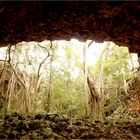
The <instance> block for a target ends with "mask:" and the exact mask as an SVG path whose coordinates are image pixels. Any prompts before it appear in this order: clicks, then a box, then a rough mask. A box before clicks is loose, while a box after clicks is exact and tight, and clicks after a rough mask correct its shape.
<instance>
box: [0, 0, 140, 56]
mask: <svg viewBox="0 0 140 140" xmlns="http://www.w3.org/2000/svg"><path fill="white" fill-rule="evenodd" d="M139 15H140V2H138V1H116V2H115V1H112V2H110V1H89V2H87V1H75V2H74V1H63V2H62V1H61V2H59V1H55V2H54V1H50V2H47V1H46V2H39V1H38V2H32V1H30V2H27V1H24V2H0V46H5V45H8V44H16V43H18V42H21V41H42V40H44V39H47V40H59V39H66V40H69V39H71V38H77V39H79V40H82V41H85V40H87V39H92V40H95V41H96V42H103V41H113V42H114V43H116V44H118V45H121V46H127V47H129V51H130V52H136V53H138V54H139V55H140V18H139Z"/></svg>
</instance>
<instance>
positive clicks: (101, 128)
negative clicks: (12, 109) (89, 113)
mask: <svg viewBox="0 0 140 140" xmlns="http://www.w3.org/2000/svg"><path fill="white" fill-rule="evenodd" d="M21 116H22V117H21ZM55 117H57V120H58V118H59V121H57V122H55V121H54V120H55ZM139 134H140V120H137V121H135V122H125V123H124V122H116V123H114V124H113V122H100V121H95V122H92V121H91V120H89V119H78V120H73V121H72V120H69V119H68V118H63V117H61V116H59V115H57V114H46V115H41V114H38V115H36V116H34V117H33V116H25V115H22V114H17V113H13V114H12V115H6V116H4V118H3V119H1V124H0V139H35V138H36V139H46V138H54V139H76V138H78V139H94V138H95V139H102V138H105V139H140V135H139Z"/></svg>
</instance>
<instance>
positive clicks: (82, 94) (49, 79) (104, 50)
mask: <svg viewBox="0 0 140 140" xmlns="http://www.w3.org/2000/svg"><path fill="white" fill-rule="evenodd" d="M0 60H1V61H0V62H1V65H0V68H1V77H0V78H1V79H0V81H1V84H2V86H1V91H4V92H2V94H3V93H6V94H4V95H3V96H7V97H8V102H7V103H6V104H5V108H6V111H8V112H10V111H11V110H12V111H15V110H16V111H17V112H32V113H38V112H52V113H60V114H63V115H65V114H66V115H68V116H70V117H78V116H83V115H84V114H85V112H89V117H91V118H92V119H97V118H99V117H101V116H102V115H100V116H97V114H96V115H95V116H94V115H93V114H94V111H93V109H92V107H93V106H92V105H91V104H88V100H89V99H90V98H91V97H90V96H89V95H90V94H89V92H97V95H98V98H99V97H100V96H101V97H102V96H104V98H103V106H104V113H105V114H106V116H109V115H111V113H112V112H111V108H116V102H117V104H119V105H120V104H121V102H123V101H121V102H119V100H122V99H121V97H120V96H122V95H123V94H121V93H119V92H120V90H122V89H123V92H124V93H125V92H126V93H127V92H128V91H127V88H128V84H127V81H129V80H130V79H132V78H133V77H137V68H138V66H139V63H138V56H137V54H130V53H129V52H128V49H127V47H122V46H117V45H116V44H114V43H113V42H103V43H95V41H92V40H87V41H86V42H80V41H78V40H77V39H71V40H70V41H65V40H59V41H57V40H55V41H52V42H51V41H49V40H44V41H42V42H20V43H18V44H16V45H15V46H14V45H13V46H11V47H10V46H8V47H3V48H0ZM7 81H8V85H5V83H7ZM86 81H87V82H86ZM93 81H94V82H93ZM93 87H94V88H93ZM93 89H94V90H95V91H93ZM116 91H117V92H116ZM118 99H119V100H118ZM26 100H27V101H26ZM110 100H111V102H109V101H110ZM25 101H26V102H25ZM106 102H107V103H106ZM96 104H97V103H96V102H95V105H96ZM130 105H131V103H129V106H130ZM85 106H89V107H88V110H86V109H85ZM110 106H111V107H110ZM131 106H132V105H131ZM136 106H138V105H135V104H134V105H133V106H132V107H131V108H132V109H134V110H136V109H137V108H138V107H136ZM17 107H18V108H17ZM96 109H98V108H96ZM101 118H102V117H101Z"/></svg>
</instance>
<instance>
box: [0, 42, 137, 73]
mask: <svg viewBox="0 0 140 140" xmlns="http://www.w3.org/2000/svg"><path fill="white" fill-rule="evenodd" d="M54 42H55V43H56V42H57V45H58V47H57V50H56V52H55V53H56V54H57V56H58V61H57V60H55V61H54V62H53V66H55V67H56V68H59V67H61V65H62V63H65V62H64V61H65V60H64V57H66V50H65V49H66V47H68V46H70V48H71V52H72V54H71V55H77V56H78V57H77V59H78V61H80V62H81V63H83V46H84V44H85V42H80V41H79V40H77V39H71V40H70V41H66V40H60V41H54ZM49 43H50V41H47V40H44V41H42V42H40V43H39V44H40V45H42V46H48V45H49ZM106 43H107V42H104V43H95V42H93V43H92V44H91V46H90V47H89V49H88V54H87V56H88V57H87V61H88V62H87V63H88V65H94V64H95V63H96V61H97V60H98V58H99V57H100V54H101V53H102V51H103V49H104V48H105V46H106ZM113 44H114V43H112V45H113ZM35 45H36V42H21V43H19V44H17V46H18V47H22V46H26V48H28V47H29V48H30V49H29V51H28V54H29V56H30V58H32V59H34V58H35V59H37V61H38V63H40V62H41V61H42V60H43V59H44V58H45V57H46V52H45V51H44V50H43V49H42V48H41V49H42V50H41V49H40V50H38V51H35V50H34V46H35ZM5 52H6V50H5V48H4V47H3V48H0V59H1V60H4V59H5V56H6V55H5V54H6V53H5ZM131 55H132V59H133V65H134V66H137V65H138V62H137V59H138V58H137V54H131ZM59 60H60V61H61V62H60V61H59ZM19 61H23V58H22V55H20V58H19ZM71 63H72V65H73V66H72V67H74V63H75V62H73V60H72V62H71ZM32 67H33V66H31V68H30V72H31V71H32ZM34 67H36V66H34ZM78 71H79V70H78V69H77V68H74V69H73V72H72V73H73V74H74V75H75V74H76V73H78ZM30 72H29V73H30Z"/></svg>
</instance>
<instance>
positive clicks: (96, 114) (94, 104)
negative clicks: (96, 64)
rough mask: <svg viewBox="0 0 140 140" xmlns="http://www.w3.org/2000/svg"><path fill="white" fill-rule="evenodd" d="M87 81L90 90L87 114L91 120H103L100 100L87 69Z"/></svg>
mask: <svg viewBox="0 0 140 140" xmlns="http://www.w3.org/2000/svg"><path fill="white" fill-rule="evenodd" d="M87 83H88V87H89V90H90V94H89V103H90V104H89V105H90V113H89V116H90V118H91V119H93V120H103V118H104V117H103V112H102V101H101V98H100V97H99V93H98V92H97V90H96V89H95V86H94V85H95V84H94V81H93V78H92V76H91V74H90V73H89V71H88V75H87Z"/></svg>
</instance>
